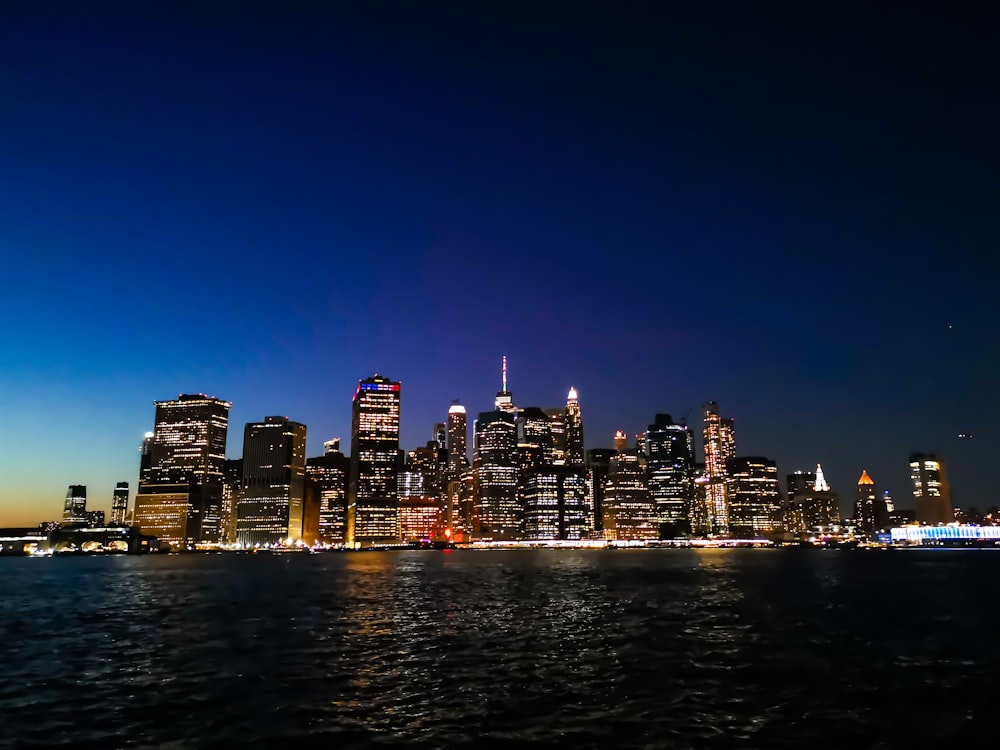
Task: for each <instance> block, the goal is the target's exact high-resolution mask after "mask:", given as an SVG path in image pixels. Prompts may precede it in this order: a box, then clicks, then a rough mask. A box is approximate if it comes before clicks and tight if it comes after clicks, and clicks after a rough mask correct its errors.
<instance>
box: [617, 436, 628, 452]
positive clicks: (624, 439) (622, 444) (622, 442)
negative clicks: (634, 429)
mask: <svg viewBox="0 0 1000 750" xmlns="http://www.w3.org/2000/svg"><path fill="white" fill-rule="evenodd" d="M614 446H615V452H617V453H621V452H622V451H626V450H628V435H626V434H625V430H615V437H614Z"/></svg>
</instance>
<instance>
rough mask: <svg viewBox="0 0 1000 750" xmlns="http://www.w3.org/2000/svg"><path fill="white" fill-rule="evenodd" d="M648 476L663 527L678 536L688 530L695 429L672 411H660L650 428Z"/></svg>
mask: <svg viewBox="0 0 1000 750" xmlns="http://www.w3.org/2000/svg"><path fill="white" fill-rule="evenodd" d="M645 442H646V477H647V481H648V483H649V496H650V499H652V501H653V503H654V505H655V506H656V520H657V523H658V524H659V526H660V531H661V533H662V534H664V535H665V538H667V537H674V536H677V535H679V534H682V533H684V532H686V531H687V530H688V511H689V509H690V506H691V499H692V493H693V485H692V482H693V481H694V433H693V432H692V431H691V429H690V428H689V427H688V426H687V425H683V424H677V423H676V422H674V420H673V418H672V417H671V416H670V415H669V414H657V415H656V417H654V419H653V424H651V425H649V428H648V429H647V430H646V441H645Z"/></svg>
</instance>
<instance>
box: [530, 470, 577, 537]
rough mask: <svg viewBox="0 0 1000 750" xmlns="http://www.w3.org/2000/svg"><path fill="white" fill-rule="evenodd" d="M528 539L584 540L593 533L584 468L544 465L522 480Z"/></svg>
mask: <svg viewBox="0 0 1000 750" xmlns="http://www.w3.org/2000/svg"><path fill="white" fill-rule="evenodd" d="M522 482H523V484H522V490H521V491H522V493H523V498H524V537H525V538H526V539H582V538H584V537H586V536H587V534H588V533H589V532H590V530H591V524H590V520H589V516H590V513H589V511H588V502H587V481H586V476H585V471H584V468H583V467H582V466H575V465H553V464H541V465H538V466H535V467H533V468H530V469H528V470H527V471H526V472H525V474H524V477H523V480H522Z"/></svg>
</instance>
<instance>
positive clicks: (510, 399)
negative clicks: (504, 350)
mask: <svg viewBox="0 0 1000 750" xmlns="http://www.w3.org/2000/svg"><path fill="white" fill-rule="evenodd" d="M500 382H501V388H500V390H499V391H497V398H496V402H495V403H496V410H497V411H502V412H506V413H508V414H516V413H517V407H516V406H514V394H512V393H511V392H510V391H508V390H507V355H504V357H503V361H502V363H501V366H500Z"/></svg>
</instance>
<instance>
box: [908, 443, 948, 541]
mask: <svg viewBox="0 0 1000 750" xmlns="http://www.w3.org/2000/svg"><path fill="white" fill-rule="evenodd" d="M910 482H911V483H912V485H913V504H914V506H915V507H916V514H917V522H918V523H925V524H930V525H937V524H942V523H952V522H954V520H955V510H954V508H953V506H952V504H951V485H949V484H948V474H947V472H946V471H945V466H944V461H942V460H941V459H940V458H938V457H937V456H935V455H934V454H930V453H928V454H924V453H914V454H913V455H912V456H910Z"/></svg>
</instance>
